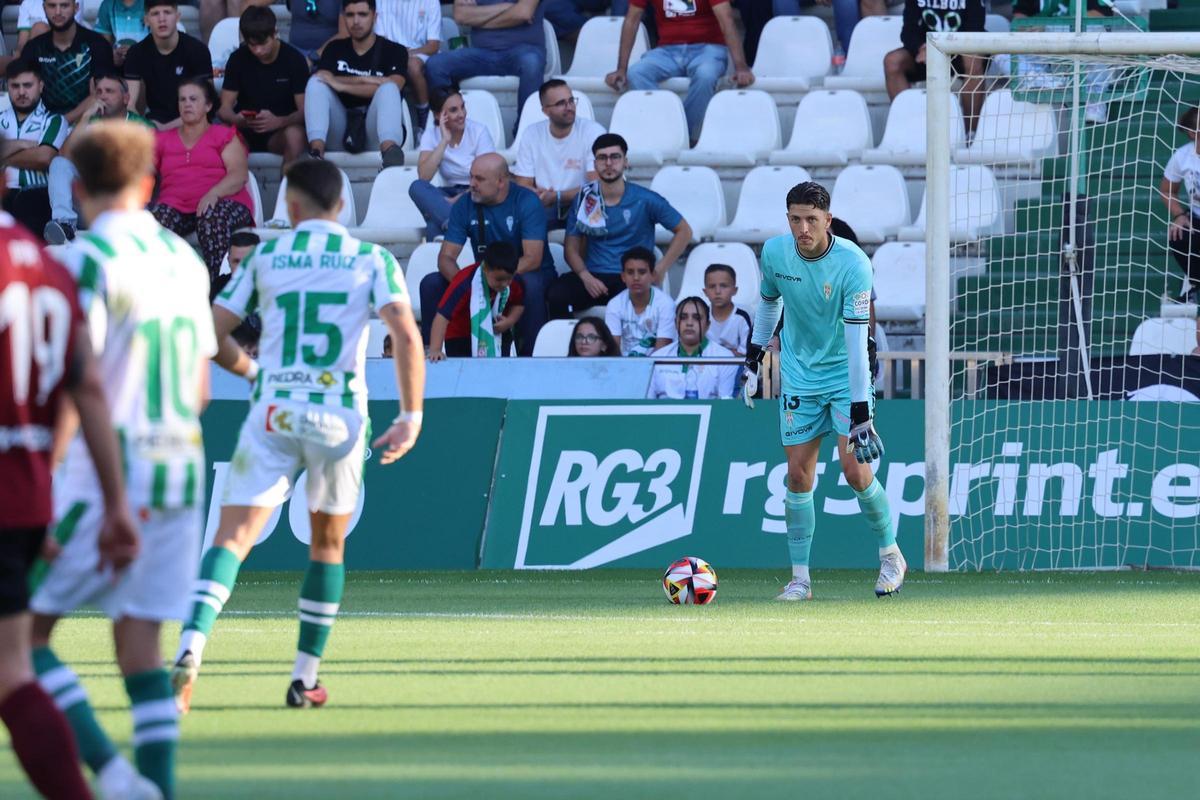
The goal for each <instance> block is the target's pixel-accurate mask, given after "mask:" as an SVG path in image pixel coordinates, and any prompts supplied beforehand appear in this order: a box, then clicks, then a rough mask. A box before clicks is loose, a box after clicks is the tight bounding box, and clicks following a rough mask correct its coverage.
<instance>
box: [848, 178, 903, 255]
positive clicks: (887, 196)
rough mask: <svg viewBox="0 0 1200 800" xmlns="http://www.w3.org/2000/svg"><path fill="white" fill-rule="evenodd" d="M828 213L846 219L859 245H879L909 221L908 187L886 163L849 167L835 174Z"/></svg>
mask: <svg viewBox="0 0 1200 800" xmlns="http://www.w3.org/2000/svg"><path fill="white" fill-rule="evenodd" d="M830 195H831V202H830V205H829V210H830V211H831V212H832V213H833V215H834V216H835V217H838V218H839V219H842V220H845V221H846V222H847V223H848V224H849V225H850V227H852V228H853V229H854V232H855V233H856V234H858V239H859V241H860V242H867V243H871V244H876V243H881V242H884V241H886V240H887V238H888V237H889V236H895V234H896V232H897V231H898V230H899V229H900V228H901V227H903V226H905V225H908V223H909V222H910V221H911V220H912V216H911V215H910V213H909V205H908V187H907V186H905V184H904V176H903V175H901V174H900V170H898V169H896V168H895V167H893V166H889V165H886V164H852V165H851V166H848V167H846V168H845V169H844V170H842V171H841V172H839V173H838V176H837V181H836V182H835V183H834V184H833V191H832V192H830Z"/></svg>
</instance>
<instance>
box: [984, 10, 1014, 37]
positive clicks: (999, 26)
mask: <svg viewBox="0 0 1200 800" xmlns="http://www.w3.org/2000/svg"><path fill="white" fill-rule="evenodd" d="M983 29H984V30H985V31H987V32H988V33H1008V32H1009V31H1010V30H1012V23H1011V22H1009V21H1008V17H1006V16H1004V15H1002V14H988V15H987V17H986V18H985V19H984V22H983Z"/></svg>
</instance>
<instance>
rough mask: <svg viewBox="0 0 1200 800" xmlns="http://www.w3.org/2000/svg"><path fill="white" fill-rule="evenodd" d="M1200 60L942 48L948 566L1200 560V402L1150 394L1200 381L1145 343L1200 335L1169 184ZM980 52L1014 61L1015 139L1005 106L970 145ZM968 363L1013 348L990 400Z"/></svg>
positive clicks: (933, 431) (1198, 49) (1077, 44)
mask: <svg viewBox="0 0 1200 800" xmlns="http://www.w3.org/2000/svg"><path fill="white" fill-rule="evenodd" d="M1066 24H1067V25H1070V24H1071V23H1070V20H1067V21H1066ZM1197 55H1200V33H1146V32H1139V31H1126V32H1111V31H1091V30H1085V31H1084V32H1081V33H1070V32H1011V33H931V34H930V35H929V37H928V41H927V47H926V73H927V83H926V92H927V112H926V113H927V115H926V124H927V130H926V137H927V139H926V141H927V153H926V158H927V160H926V171H925V181H926V184H925V231H924V241H925V250H926V287H925V289H926V304H925V356H926V373H925V377H926V385H925V490H926V491H925V568H926V570H928V571H933V572H944V571H947V570H962V569H1008V568H1018V569H1043V568H1051V569H1070V568H1087V569H1096V568H1100V569H1103V568H1116V567H1124V566H1146V567H1152V566H1169V567H1184V568H1189V567H1190V568H1196V567H1200V533H1198V530H1200V413H1198V412H1200V408H1198V407H1200V403H1180V402H1178V400H1179V397H1178V396H1169V397H1166V398H1162V397H1160V398H1159V400H1160V402H1146V403H1141V402H1135V401H1136V400H1137V399H1140V398H1139V397H1138V396H1137V395H1138V392H1139V391H1141V388H1144V387H1141V384H1139V383H1138V381H1139V380H1141V381H1142V383H1146V384H1147V385H1149V384H1153V385H1155V386H1162V385H1165V386H1167V387H1168V388H1182V389H1184V391H1183V394H1184V395H1186V394H1187V392H1186V386H1187V385H1190V384H1188V381H1189V380H1200V370H1194V372H1195V375H1194V376H1193V377H1189V375H1190V374H1191V373H1189V372H1188V371H1189V370H1193V367H1191V366H1189V362H1188V361H1187V359H1186V357H1185V356H1184V355H1183V353H1182V352H1181V351H1180V350H1179V349H1178V344H1176V345H1175V350H1174V351H1173V352H1174V355H1172V351H1171V348H1170V347H1160V348H1159V349H1158V350H1157V351H1156V350H1154V349H1153V348H1151V349H1149V350H1145V351H1140V352H1145V353H1147V354H1150V355H1141V356H1137V352H1139V351H1138V349H1137V348H1135V347H1131V338H1132V337H1131V334H1132V332H1133V330H1134V329H1138V330H1139V332H1140V328H1138V326H1139V324H1141V323H1143V322H1146V321H1148V320H1149V321H1155V320H1160V319H1162V318H1167V317H1173V318H1174V321H1173V322H1172V320H1171V319H1168V320H1167V322H1170V323H1171V324H1170V325H1166V327H1167V328H1169V329H1170V330H1172V331H1175V332H1178V331H1179V330H1184V331H1185V332H1186V330H1187V326H1188V325H1190V324H1194V322H1195V307H1194V305H1192V306H1189V304H1188V303H1186V302H1178V303H1177V302H1175V300H1174V297H1173V296H1174V295H1176V294H1178V291H1177V287H1178V286H1179V285H1180V284H1184V281H1183V272H1182V270H1181V269H1180V268H1179V267H1177V266H1176V264H1175V262H1174V261H1173V260H1172V258H1171V257H1170V256H1169V255H1168V254H1167V248H1168V247H1169V245H1168V244H1167V243H1166V242H1167V220H1166V219H1165V216H1166V215H1165V209H1166V205H1165V203H1164V202H1163V199H1162V198H1161V197H1160V196H1158V195H1157V186H1158V180H1159V178H1161V176H1162V172H1163V168H1164V167H1165V166H1166V158H1167V157H1169V155H1170V152H1171V151H1173V150H1174V149H1175V148H1177V147H1179V146H1180V144H1181V140H1179V139H1177V138H1174V137H1173V136H1172V131H1173V126H1174V123H1175V121H1176V120H1177V119H1178V117H1179V115H1180V114H1181V113H1182V112H1183V111H1184V109H1185V108H1187V107H1188V106H1189V105H1191V106H1194V105H1195V104H1196V103H1197V101H1198V100H1200V58H1194V56H1197ZM959 56H985V57H996V56H1001V57H1002V58H1004V57H1006V58H1004V63H1005V64H1006V65H1007V66H1006V69H1005V72H1004V73H1003V74H997V73H996V72H995V71H993V72H992V73H990V74H989V76H988V77H987V79H986V80H985V81H984V90H981V92H980V94H981V97H980V100H982V99H983V91H985V90H990V91H991V92H995V91H1001V92H1008V95H1006V96H1005V98H1004V102H1006V103H1008V105H1005V106H1004V107H1003V108H1004V112H1003V113H1006V114H1009V115H1010V116H1011V118H1010V119H1005V120H1003V121H1002V122H1001V123H1000V125H999V130H1000V134H999V135H1001V136H1003V135H1004V131H1005V130H1007V131H1008V132H1009V133H1010V134H1011V136H1012V137H1013V138H1012V141H1008V142H1004V141H999V142H997V141H993V139H994V138H995V137H996V136H997V135H998V134H997V130H998V128H997V127H996V125H995V124H993V123H994V122H995V117H992V118H990V119H989V118H988V117H987V113H988V110H989V109H988V108H983V109H982V110H983V112H984V113H983V114H982V115H980V116H979V117H978V119H979V121H980V127H979V128H978V129H977V130H976V132H975V133H976V135H975V138H974V139H969V138H963V132H960V131H962V126H963V123H962V121H961V120H962V118H961V117H959V115H958V111H957V109H958V108H959V106H958V99H957V95H956V91H957V89H958V88H959V87H961V85H962V82H961V79H962V78H963V77H964V76H962V75H957V74H956V73H955V66H954V62H955V59H956V58H957V57H959ZM968 77H969V76H968ZM1142 104H1144V107H1143V105H1142ZM979 105H982V103H980V104H978V105H977V106H976V108H975V111H976V113H978V112H979V110H980V109H979ZM999 107H1000V106H999V104H998V103H997V104H993V106H992V107H991V108H992V110H993V111H994V110H995V109H996V108H999ZM1106 114H1108V115H1109V116H1108V118H1105V115H1106ZM1017 115H1026V116H1024V117H1022V118H1021V119H1016V117H1017ZM956 126H957V127H956ZM1164 132H1165V133H1164ZM989 137H990V138H989ZM989 148H990V149H989ZM968 167H969V169H968ZM993 198H995V199H994V200H993ZM1180 202H1181V203H1182V204H1183V207H1184V208H1186V207H1187V199H1186V198H1184V199H1181V201H1180ZM997 205H998V206H999V208H998V209H996V208H993V206H997ZM1197 257H1198V258H1200V255H1198V256H1197ZM1139 281H1140V283H1139ZM1184 285H1186V284H1184ZM1164 287H1169V288H1167V289H1164ZM1168 295H1171V296H1168ZM1185 299H1186V298H1185ZM1198 336H1200V334H1198ZM1196 341H1200V338H1197V340H1196ZM965 351H972V352H998V353H1003V354H1004V357H1005V359H1004V361H1005V365H1003V366H1002V365H1001V364H1000V363H999V361H997V363H993V364H991V365H988V366H986V367H984V368H983V369H984V373H983V374H984V375H985V377H984V379H982V380H981V381H979V385H980V386H981V388H980V389H978V390H977V391H976V393H975V394H974V396H968V393H967V390H966V389H965V387H966V386H967V381H966V380H965V379H964V376H963V369H964V367H963V361H962V359H957V360H956V358H955V355H956V352H958V353H961V352H965ZM1193 360H1195V361H1200V359H1193ZM1148 375H1149V378H1150V380H1148V381H1147V380H1143V379H1145V378H1146V377H1147V376H1148ZM1131 376H1132V377H1131ZM975 377H976V376H972V381H971V382H970V385H971V386H975V385H976V381H975V380H974V378H975ZM1155 380H1157V383H1154V381H1155Z"/></svg>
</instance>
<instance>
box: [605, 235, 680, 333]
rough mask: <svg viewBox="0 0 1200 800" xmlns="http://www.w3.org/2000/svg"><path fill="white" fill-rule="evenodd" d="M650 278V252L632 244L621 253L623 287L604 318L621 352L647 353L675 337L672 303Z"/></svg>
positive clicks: (651, 267)
mask: <svg viewBox="0 0 1200 800" xmlns="http://www.w3.org/2000/svg"><path fill="white" fill-rule="evenodd" d="M653 280H654V254H653V253H651V252H650V251H649V250H647V249H646V248H644V247H634V248H632V249H631V250H628V251H626V252H625V255H623V256H621V281H622V282H623V283H624V284H625V291H623V292H621V293H620V294H618V295H617V296H616V297H614V298H613V299H612V302H610V303H609V304H608V307H607V308H606V309H605V312H604V321H605V322H606V323H608V329H609V330H611V331H612V332H613V335H614V336H616V337H617V338H618V339H619V340H620V342H621V355H623V356H646V355H649V354H650V353H652V352H653V351H655V350H657V349H659V348H660V347H666V346H667V345H668V344H670V343H671V342H673V341H675V304H674V303H672V302H671V298H670V297H668V296H667V294H666V293H665V292H663V291H662V290H661V289H656V288H654V286H653V285H652V283H651V282H652V281H653Z"/></svg>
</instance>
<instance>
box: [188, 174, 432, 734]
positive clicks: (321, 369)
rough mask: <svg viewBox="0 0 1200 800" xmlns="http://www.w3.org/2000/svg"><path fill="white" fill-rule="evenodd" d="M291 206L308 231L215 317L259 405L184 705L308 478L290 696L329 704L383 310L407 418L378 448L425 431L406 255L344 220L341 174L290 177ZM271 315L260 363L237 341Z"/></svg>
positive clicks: (231, 364) (396, 452) (273, 253)
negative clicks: (258, 556)
mask: <svg viewBox="0 0 1200 800" xmlns="http://www.w3.org/2000/svg"><path fill="white" fill-rule="evenodd" d="M287 179H288V188H287V197H286V201H287V208H288V214H289V215H290V216H291V219H292V222H293V223H294V224H295V225H296V229H295V230H294V231H292V232H289V233H286V234H284V235H283V236H281V237H280V238H278V239H274V240H271V241H268V242H264V243H262V244H260V245H258V246H257V247H255V248H254V250H252V251H251V252H250V254H249V255H248V256H246V258H245V259H244V260H243V261H242V264H241V266H240V268H239V269H238V271H237V272H236V273H235V274H234V276H233V279H232V280H231V281H230V282H229V284H228V285H227V286H226V287H225V289H224V290H223V291H222V292H221V294H220V295H219V296H218V297H217V300H216V303H215V305H214V308H213V316H214V319H215V323H216V329H217V336H218V339H219V340H220V342H221V349H220V352H219V353H218V354H217V359H216V360H217V363H218V364H220V365H221V366H222V367H225V368H226V369H228V370H230V371H231V372H233V373H235V374H237V375H243V376H245V377H246V378H248V379H249V380H251V381H252V382H253V383H254V395H253V397H254V401H253V404H252V405H251V408H250V413H249V414H248V415H247V416H246V421H245V423H244V424H243V425H242V430H241V432H240V434H239V435H238V444H237V449H236V450H235V451H234V454H233V459H232V461H231V462H230V467H229V476H228V479H227V481H226V483H225V492H224V496H223V497H222V498H221V522H220V525H219V527H218V529H217V533H216V536H215V538H214V540H213V546H212V547H211V548H209V549H208V551H207V552H205V554H204V556H203V558H202V559H201V566H200V577H199V580H198V581H197V582H196V587H195V591H194V593H193V596H192V599H193V604H192V613H191V616H190V618H189V619H188V621H187V623H186V624H185V625H184V629H183V635H182V637H181V638H180V644H179V653H178V655H177V656H176V664H175V669H174V671H173V673H172V678H173V680H174V683H175V691H176V693H175V697H176V701H177V703H178V704H179V708H180V709H181V710H183V711H186V710H187V709H188V708H189V707H190V705H191V695H192V687H193V685H194V683H195V681H196V678H197V676H198V674H199V667H200V663H201V659H202V656H203V653H204V647H205V644H206V642H207V641H208V636H209V634H210V633H211V632H212V628H213V624H214V623H215V622H216V618H217V615H218V614H220V612H221V609H222V608H223V607H224V605H225V602H226V601H227V600H228V599H229V594H230V592H231V591H232V590H233V586H234V583H235V582H236V580H237V573H238V569H239V568H240V566H241V563H242V561H244V560H245V558H246V555H247V554H248V553H249V552H250V548H251V547H253V546H254V543H255V542H256V541H257V540H258V536H259V533H260V532H261V531H262V529H263V526H264V525H265V524H266V522H267V520H268V519H269V518H270V516H271V514H272V512H273V511H274V510H275V508H276V507H277V506H278V505H280V504H281V503H282V502H283V501H284V500H285V499H287V497H288V495H289V494H290V493H291V491H292V489H293V488H294V486H295V481H296V478H297V475H298V473H299V472H300V470H301V469H307V471H308V478H307V500H308V509H309V511H310V513H311V520H312V542H311V546H310V561H309V566H308V571H307V573H306V575H305V577H304V583H303V585H302V586H301V588H300V601H299V616H300V637H299V642H298V645H297V648H296V663H295V668H294V669H293V671H292V680H291V683H290V685H289V686H288V689H287V694H286V695H285V702H286V703H287V705H289V706H292V707H297V708H308V707H312V706H319V705H322V704H324V703H325V701H326V699H327V697H328V695H327V693H326V690H325V687H324V686H322V685H321V684H320V682H319V681H318V680H317V670H318V667H319V666H320V661H321V656H322V655H323V653H324V650H325V643H326V641H327V640H328V638H329V632H330V628H331V627H332V625H333V621H334V618H335V617H336V615H337V610H338V606H339V604H340V603H341V599H342V587H343V584H344V581H345V569H344V567H343V539H344V538H345V534H346V530H347V529H348V527H349V524H350V516H351V514H352V513H353V511H354V509H355V506H356V505H357V503H358V497H359V491H360V488H361V485H362V468H363V459H364V456H365V449H366V439H367V436H368V429H369V427H370V421H369V419H368V417H367V386H366V377H365V367H366V364H365V355H366V347H367V320H368V318H369V317H370V313H371V308H372V306H373V307H374V308H375V310H376V311H377V312H378V313H379V316H380V317H381V318H382V319H383V320H384V322H385V323H386V325H387V327H388V329H389V330H390V331H391V336H392V350H393V354H394V355H393V358H394V360H395V364H396V379H397V384H398V385H399V389H400V399H401V403H400V414H399V416H397V417H396V418H395V419H394V420H393V421H392V424H391V426H390V427H389V428H388V430H387V432H386V433H385V434H384V435H383V436H381V437H379V438H378V439H376V440H375V442H374V443H373V446H374V447H376V448H380V447H382V448H384V452H383V457H382V459H381V462H382V463H384V464H389V463H391V462H392V461H395V460H396V459H397V458H400V457H401V456H402V455H404V453H406V452H408V450H409V449H410V448H411V447H412V446H413V444H414V443H415V442H416V439H417V435H418V434H419V433H420V429H421V413H422V411H421V406H422V396H423V394H424V384H425V360H424V352H423V350H422V346H421V337H420V333H419V332H418V331H417V327H416V323H415V322H414V320H413V315H412V308H411V306H410V304H409V297H408V293H407V291H406V289H405V285H404V276H403V274H402V273H401V271H400V267H399V265H398V264H397V263H396V259H395V258H393V257H392V255H391V253H389V252H388V251H387V250H385V249H383V248H382V247H380V246H378V245H375V244H371V243H369V242H360V241H358V240H357V239H355V238H354V237H352V236H351V235H350V234H349V233H348V232H347V231H346V229H345V228H344V227H342V226H341V225H339V224H338V223H337V217H338V212H339V211H340V210H341V207H342V199H341V191H342V181H341V174H340V173H339V172H338V170H337V168H336V167H334V166H333V165H331V164H329V163H328V162H325V161H302V162H298V163H296V164H293V165H292V166H291V167H290V168H289V169H288V172H287ZM256 309H257V310H258V311H259V312H260V314H261V316H262V338H261V339H260V340H259V345H258V357H259V361H260V362H261V368H260V366H259V364H258V363H256V362H254V361H253V360H251V359H250V357H249V356H247V355H246V354H245V352H243V351H242V349H241V348H240V347H238V346H237V344H236V342H234V340H233V338H232V337H231V336H230V334H231V333H232V331H233V330H234V328H236V327H237V326H238V324H239V323H240V322H241V321H242V319H243V318H245V317H246V315H248V314H250V313H251V312H253V311H255V310H256Z"/></svg>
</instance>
